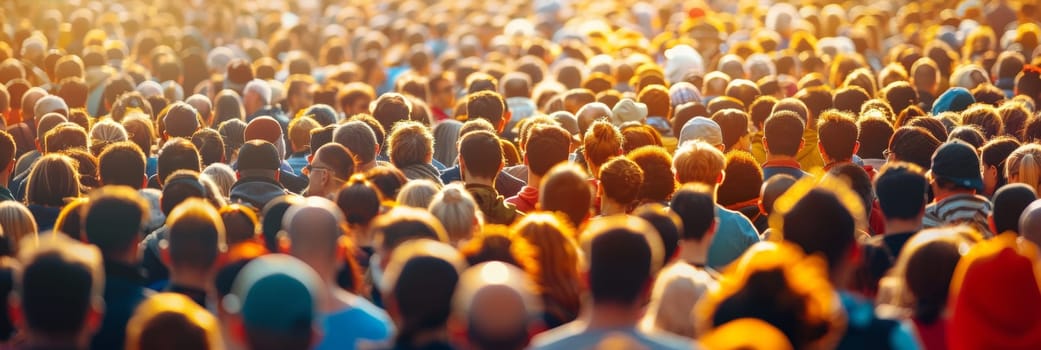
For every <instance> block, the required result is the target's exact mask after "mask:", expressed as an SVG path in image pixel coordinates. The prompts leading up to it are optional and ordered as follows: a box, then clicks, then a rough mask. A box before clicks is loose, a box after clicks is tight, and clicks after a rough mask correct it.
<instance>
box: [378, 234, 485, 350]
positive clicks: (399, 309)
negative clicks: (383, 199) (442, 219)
mask: <svg viewBox="0 0 1041 350" xmlns="http://www.w3.org/2000/svg"><path fill="white" fill-rule="evenodd" d="M465 267H466V261H465V260H464V259H463V256H462V254H460V253H459V252H458V251H456V250H455V249H454V248H452V247H451V246H449V245H447V244H445V243H441V242H437V241H434V240H430V239H416V240H412V241H409V242H405V243H403V244H401V245H400V246H398V247H397V249H395V250H394V253H393V255H392V256H391V257H390V261H389V263H388V264H387V268H386V270H385V271H384V275H383V278H382V280H381V283H380V284H381V289H380V290H381V291H382V293H383V297H384V299H383V300H385V302H386V305H387V309H388V311H389V313H390V315H391V318H392V319H393V320H394V321H395V323H396V324H397V325H398V327H397V328H398V334H397V337H396V339H395V343H396V344H398V345H400V346H409V347H415V346H422V345H423V344H425V343H424V342H428V341H429V340H424V339H420V338H417V335H419V333H421V332H429V331H438V330H443V329H444V328H445V327H446V326H447V323H448V318H449V316H450V315H451V311H452V307H451V305H452V295H453V294H454V293H455V290H456V283H457V282H458V281H459V275H460V274H461V273H462V272H463V270H464V269H465Z"/></svg>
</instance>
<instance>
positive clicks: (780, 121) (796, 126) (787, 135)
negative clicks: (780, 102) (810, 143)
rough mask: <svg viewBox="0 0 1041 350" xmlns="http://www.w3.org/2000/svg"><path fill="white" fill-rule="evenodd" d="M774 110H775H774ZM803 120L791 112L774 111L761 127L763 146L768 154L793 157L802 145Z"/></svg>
mask: <svg viewBox="0 0 1041 350" xmlns="http://www.w3.org/2000/svg"><path fill="white" fill-rule="evenodd" d="M775 109H776V108H775ZM805 128H806V127H805V124H804V123H803V119H800V118H799V116H798V115H797V114H795V113H793V112H787V111H776V112H774V113H773V115H771V116H770V118H767V119H766V123H765V124H764V125H763V144H764V145H766V151H767V152H768V153H770V154H776V155H784V156H789V157H794V156H795V155H796V154H797V153H799V146H800V145H801V144H802V133H803V130H804V129H805Z"/></svg>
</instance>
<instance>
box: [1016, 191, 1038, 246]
mask: <svg viewBox="0 0 1041 350" xmlns="http://www.w3.org/2000/svg"><path fill="white" fill-rule="evenodd" d="M1019 235H1020V236H1022V237H1023V238H1026V239H1027V240H1028V241H1031V242H1034V244H1037V245H1041V200H1036V201H1034V202H1033V203H1030V205H1028V206H1027V208H1026V209H1023V214H1020V215H1019Z"/></svg>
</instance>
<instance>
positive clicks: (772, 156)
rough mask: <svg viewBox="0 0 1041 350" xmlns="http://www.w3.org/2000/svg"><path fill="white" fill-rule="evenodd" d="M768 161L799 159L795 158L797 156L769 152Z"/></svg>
mask: <svg viewBox="0 0 1041 350" xmlns="http://www.w3.org/2000/svg"><path fill="white" fill-rule="evenodd" d="M766 161H767V162H779V161H798V160H797V159H795V156H789V155H783V154H773V153H767V154H766Z"/></svg>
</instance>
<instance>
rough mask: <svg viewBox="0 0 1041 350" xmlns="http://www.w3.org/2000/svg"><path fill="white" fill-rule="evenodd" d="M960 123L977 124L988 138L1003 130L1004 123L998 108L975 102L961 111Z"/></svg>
mask: <svg viewBox="0 0 1041 350" xmlns="http://www.w3.org/2000/svg"><path fill="white" fill-rule="evenodd" d="M961 122H962V125H977V126H979V127H980V130H981V131H983V136H985V137H986V138H987V139H988V140H989V139H992V138H994V137H995V136H998V135H1001V134H1002V133H1003V132H1004V124H1003V123H1002V122H1001V115H1000V114H998V110H997V109H996V108H994V107H992V106H990V105H987V104H982V103H977V104H975V105H972V106H970V107H969V109H966V110H965V111H963V112H961Z"/></svg>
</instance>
